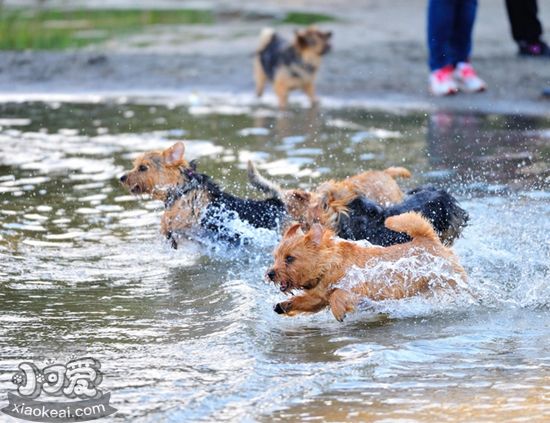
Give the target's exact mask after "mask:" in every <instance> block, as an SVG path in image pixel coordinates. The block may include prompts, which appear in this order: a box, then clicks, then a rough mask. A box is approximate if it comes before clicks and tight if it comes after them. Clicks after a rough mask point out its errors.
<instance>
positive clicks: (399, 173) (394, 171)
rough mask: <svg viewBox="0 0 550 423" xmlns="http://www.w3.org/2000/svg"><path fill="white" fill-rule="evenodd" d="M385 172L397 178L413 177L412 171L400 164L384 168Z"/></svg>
mask: <svg viewBox="0 0 550 423" xmlns="http://www.w3.org/2000/svg"><path fill="white" fill-rule="evenodd" d="M384 173H385V174H386V175H389V176H391V177H392V178H393V179H396V178H407V179H408V178H410V177H411V172H410V171H409V169H407V168H405V167H399V166H392V167H388V168H387V169H384Z"/></svg>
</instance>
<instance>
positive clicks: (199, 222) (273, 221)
mask: <svg viewBox="0 0 550 423" xmlns="http://www.w3.org/2000/svg"><path fill="white" fill-rule="evenodd" d="M182 176H183V182H182V183H180V184H178V185H177V186H175V187H172V188H170V189H168V191H167V195H166V199H165V208H166V211H165V213H164V215H163V217H162V222H161V232H162V233H163V234H164V235H166V237H167V238H168V239H170V240H171V241H172V246H173V247H174V248H177V237H178V236H179V235H181V234H182V233H184V232H185V231H187V230H189V229H191V228H201V229H203V230H206V231H207V232H208V233H209V234H210V235H212V236H213V237H215V238H216V239H222V240H225V241H229V242H239V241H240V240H241V234H240V233H239V231H238V230H237V229H236V228H235V227H234V226H233V225H232V224H231V223H232V221H234V220H236V219H239V220H240V221H242V222H245V223H248V224H249V225H251V226H252V227H254V228H265V229H271V230H277V229H278V228H280V227H281V225H282V223H283V221H284V220H285V219H286V217H287V214H286V208H285V205H284V203H283V202H282V201H281V200H280V199H279V198H277V197H276V196H272V197H271V198H267V199H265V200H252V199H243V198H239V197H237V196H235V195H232V194H229V193H227V192H225V191H223V190H222V189H221V188H220V187H219V185H217V184H216V183H214V182H213V181H212V180H211V179H210V177H209V176H207V175H205V174H202V173H198V172H197V171H196V169H195V168H194V167H189V168H187V169H184V170H183V172H182Z"/></svg>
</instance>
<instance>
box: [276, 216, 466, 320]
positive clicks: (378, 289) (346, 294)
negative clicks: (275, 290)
mask: <svg viewBox="0 0 550 423" xmlns="http://www.w3.org/2000/svg"><path fill="white" fill-rule="evenodd" d="M385 224H386V226H387V228H388V229H391V230H393V231H395V232H403V233H406V234H407V235H408V236H409V237H411V240H410V241H409V242H406V243H403V244H397V245H392V246H390V247H380V246H370V247H366V246H363V245H361V244H360V243H358V242H353V241H347V240H342V239H339V238H336V237H335V234H334V232H333V231H331V230H330V229H327V228H323V227H322V226H321V225H320V224H315V225H313V226H312V227H311V229H310V230H309V231H308V232H307V233H304V232H303V231H302V229H301V226H300V224H295V225H293V226H291V227H290V228H289V229H288V230H287V231H286V233H285V235H284V237H283V239H282V241H281V243H280V244H279V245H278V246H277V248H276V249H275V252H274V257H275V263H274V266H273V267H272V268H271V269H269V271H268V272H267V277H268V278H269V279H270V280H271V281H273V282H275V283H276V284H277V285H279V288H280V290H281V291H282V292H284V293H291V292H292V291H293V290H300V291H303V293H301V294H300V295H296V296H294V297H292V298H291V299H290V300H287V301H283V302H280V303H278V304H277V305H276V306H275V307H274V311H275V312H276V313H278V314H285V315H287V316H293V315H296V314H299V313H316V312H318V311H321V310H322V309H324V308H326V307H329V308H330V310H331V311H332V314H333V315H334V317H335V318H336V319H337V320H338V321H342V320H343V319H344V317H345V315H346V313H349V312H351V311H353V310H354V309H355V308H356V306H357V305H358V304H359V303H360V302H361V300H362V299H363V300H364V299H370V300H374V301H380V300H390V299H395V300H397V299H402V298H406V297H411V296H415V295H418V294H422V293H427V292H428V291H429V290H430V288H435V289H438V288H445V287H452V288H454V287H456V286H457V285H458V284H459V283H460V282H466V273H465V271H464V269H463V268H462V266H461V265H460V263H459V261H458V258H457V257H456V256H455V254H454V253H453V252H452V250H451V249H449V248H447V247H445V246H444V245H443V244H442V243H441V241H440V240H439V237H438V236H437V234H436V232H435V230H434V229H433V227H432V225H431V224H430V223H429V222H428V221H427V220H426V219H425V218H423V217H422V216H421V215H420V214H418V213H415V212H409V213H404V214H401V215H398V216H392V217H389V218H387V219H386V222H385ZM404 258H405V259H410V260H409V262H411V263H413V266H414V268H413V269H411V268H410V267H409V268H403V269H401V268H400V267H399V266H398V265H397V263H399V261H400V260H402V259H404ZM354 266H357V267H359V268H362V269H371V270H372V269H374V270H375V271H374V272H371V273H368V275H370V276H368V277H367V278H366V279H364V280H360V281H357V283H354V284H353V286H351V287H346V286H343V285H341V286H340V285H339V284H341V283H342V280H343V279H344V277H345V276H346V274H347V273H348V272H349V271H350V270H351V269H352V268H353V267H354ZM435 269H437V270H435Z"/></svg>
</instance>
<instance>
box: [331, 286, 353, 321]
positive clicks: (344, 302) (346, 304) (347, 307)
mask: <svg viewBox="0 0 550 423" xmlns="http://www.w3.org/2000/svg"><path fill="white" fill-rule="evenodd" d="M354 302H355V298H354V295H352V294H351V293H349V292H347V291H344V290H342V289H335V290H334V291H333V293H332V294H331V296H330V298H329V304H330V310H331V311H332V315H333V316H334V318H335V319H336V320H338V321H339V322H343V321H344V318H345V317H346V314H347V313H350V312H352V311H354V310H355V304H354Z"/></svg>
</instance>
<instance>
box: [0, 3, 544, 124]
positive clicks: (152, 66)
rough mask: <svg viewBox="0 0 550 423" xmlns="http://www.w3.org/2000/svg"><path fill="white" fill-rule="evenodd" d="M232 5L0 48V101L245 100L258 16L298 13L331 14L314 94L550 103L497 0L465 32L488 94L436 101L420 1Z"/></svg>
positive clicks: (468, 103)
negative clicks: (151, 96)
mask: <svg viewBox="0 0 550 423" xmlns="http://www.w3.org/2000/svg"><path fill="white" fill-rule="evenodd" d="M81 3H83V4H87V3H89V2H86V1H85V0H83V1H81ZM122 3H124V2H122ZM142 3H143V4H146V3H147V2H142ZM234 3H235V4H231V5H230V6H229V5H228V3H227V2H216V1H201V2H178V3H177V4H178V5H180V6H183V7H186V6H187V7H192V6H195V7H196V6H200V7H212V8H213V9H214V10H216V12H217V13H219V14H220V16H222V18H220V22H219V23H217V24H216V25H210V26H205V25H198V26H186V27H164V28H152V29H149V30H147V31H145V32H144V33H142V34H136V35H133V36H130V37H127V38H124V39H116V40H111V41H109V42H107V43H106V44H102V45H95V46H93V47H89V48H86V49H83V50H78V51H70V52H20V53H14V52H2V53H0V96H1V95H4V96H5V95H8V97H9V95H10V94H16V93H17V94H37V93H41V94H46V93H71V94H78V93H109V92H113V91H116V92H124V93H127V94H132V93H140V94H143V93H147V92H150V93H153V92H154V93H156V94H159V93H160V94H166V95H178V94H182V93H189V92H199V93H225V94H226V95H231V94H232V93H238V94H246V93H250V95H251V96H252V92H253V81H252V76H251V66H250V62H251V58H250V55H251V52H252V51H253V50H254V47H255V44H256V39H257V34H258V32H259V30H260V29H261V28H262V27H264V26H266V25H268V24H269V23H270V20H269V19H262V18H261V17H262V16H264V15H265V16H269V15H271V16H275V15H277V14H281V13H282V12H283V11H284V10H305V11H316V12H325V13H329V14H331V15H335V16H337V17H338V18H339V20H338V21H337V22H331V23H329V24H326V25H324V26H325V27H327V28H330V29H332V30H333V31H334V34H335V37H334V51H333V52H332V53H331V54H330V55H329V56H327V58H326V61H325V62H324V63H323V66H322V69H321V72H320V75H319V84H318V91H319V94H320V96H321V98H323V97H325V98H332V99H338V100H352V101H355V102H362V101H363V102H366V103H368V104H376V103H377V102H383V103H385V104H395V105H396V106H397V105H399V106H404V107H407V106H410V107H415V108H426V109H428V108H440V107H443V108H449V109H459V110H461V109H462V110H481V111H487V112H497V113H500V112H502V113H524V114H537V115H550V101H549V100H546V99H543V98H541V95H540V93H541V91H542V89H543V88H544V87H547V86H548V87H550V59H529V58H528V59H526V58H520V57H518V56H517V54H516V45H515V44H514V42H513V41H512V39H511V36H510V31H509V24H508V20H507V16H506V13H505V8H504V0H486V1H481V2H480V5H479V10H478V19H477V22H476V27H475V45H474V51H473V63H474V65H475V66H476V68H477V69H478V71H479V73H480V75H481V76H482V77H483V78H484V79H485V80H486V81H487V83H488V85H489V90H488V91H487V92H486V93H483V94H475V95H458V96H455V97H453V98H442V99H441V98H433V97H431V96H430V95H429V93H428V91H427V75H428V69H427V65H426V60H427V50H426V46H425V19H426V17H425V12H426V3H427V2H426V0H392V1H391V2H388V1H385V0H368V1H363V2H360V3H361V4H360V5H358V3H359V2H353V1H351V0H344V1H337V0H319V1H315V2H314V1H277V2H275V1H264V2H252V1H249V0H244V1H239V2H234ZM539 3H543V2H539ZM164 4H165V5H167V6H170V4H171V2H170V1H169V0H168V1H165V2H164ZM540 6H541V11H540V18H541V20H542V22H543V25H544V27H545V32H546V33H547V34H550V7H549V6H550V5H547V4H544V5H543V4H540ZM293 28H294V27H293V26H286V25H281V26H280V27H279V28H278V29H279V30H280V31H281V32H283V33H288V34H290V33H291V32H292V30H293ZM547 39H549V40H550V35H548V37H547ZM294 98H295V99H300V98H301V96H299V95H298V96H296V97H294ZM269 99H270V96H269V95H268V100H269ZM271 100H272V98H271Z"/></svg>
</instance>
